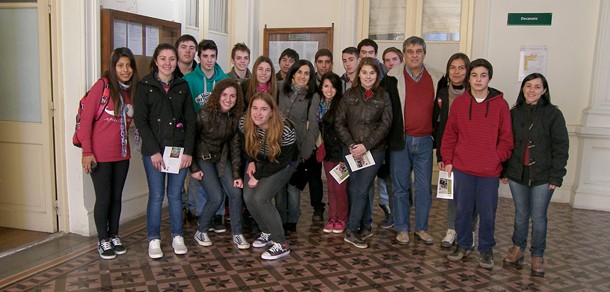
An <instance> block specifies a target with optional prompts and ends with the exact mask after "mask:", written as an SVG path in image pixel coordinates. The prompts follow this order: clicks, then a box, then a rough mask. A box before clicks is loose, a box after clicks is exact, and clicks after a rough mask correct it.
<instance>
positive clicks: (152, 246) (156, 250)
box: [148, 239, 163, 259]
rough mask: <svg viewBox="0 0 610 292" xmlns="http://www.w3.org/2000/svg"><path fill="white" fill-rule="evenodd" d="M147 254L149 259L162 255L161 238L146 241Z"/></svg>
mask: <svg viewBox="0 0 610 292" xmlns="http://www.w3.org/2000/svg"><path fill="white" fill-rule="evenodd" d="M148 256H149V257H150V258H151V259H160V258H162V257H163V250H162V249H161V240H159V239H153V240H151V241H150V242H149V243H148Z"/></svg>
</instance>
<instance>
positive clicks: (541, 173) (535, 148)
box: [502, 100, 570, 187]
mask: <svg viewBox="0 0 610 292" xmlns="http://www.w3.org/2000/svg"><path fill="white" fill-rule="evenodd" d="M541 102H542V100H541ZM510 113H511V117H512V120H513V122H512V125H513V136H514V139H515V148H514V150H513V154H512V156H511V157H510V159H509V160H508V162H507V163H506V166H505V169H504V173H503V176H502V177H508V178H510V179H511V180H514V181H516V182H519V183H521V184H525V185H540V184H544V183H549V184H552V185H556V186H558V187H559V186H561V183H562V182H563V177H564V176H565V174H566V164H567V162H568V148H569V143H570V141H569V138H568V130H567V129H566V123H565V120H564V118H563V114H562V113H561V111H560V110H559V109H558V108H557V107H556V106H554V105H549V104H538V105H533V106H532V105H527V104H522V105H520V106H515V107H513V109H511V111H510ZM528 129H529V130H528ZM530 141H531V142H530ZM528 145H529V146H528ZM526 147H530V148H529V152H530V160H529V161H530V162H529V178H524V177H523V173H524V169H525V166H524V165H523V158H524V155H525V149H526Z"/></svg>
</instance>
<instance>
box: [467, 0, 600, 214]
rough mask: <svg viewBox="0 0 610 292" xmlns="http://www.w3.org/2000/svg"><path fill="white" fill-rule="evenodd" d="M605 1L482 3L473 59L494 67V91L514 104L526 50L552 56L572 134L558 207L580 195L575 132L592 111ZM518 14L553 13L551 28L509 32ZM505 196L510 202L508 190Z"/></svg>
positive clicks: (553, 88) (556, 94) (554, 81)
mask: <svg viewBox="0 0 610 292" xmlns="http://www.w3.org/2000/svg"><path fill="white" fill-rule="evenodd" d="M599 8H600V4H599V1H577V2H575V1H570V0H544V1H527V0H514V1H485V0H484V1H477V2H475V11H476V12H475V15H476V17H475V20H474V29H475V34H474V42H473V54H472V56H471V59H475V58H486V59H488V60H489V61H490V62H491V63H492V65H493V66H494V76H493V80H492V81H491V84H490V86H492V87H494V88H497V89H499V90H500V91H503V92H504V98H505V99H506V100H507V101H508V103H509V104H511V105H512V104H514V102H515V100H516V98H517V95H518V93H519V86H520V85H521V83H520V82H519V81H518V80H517V77H518V69H519V68H518V67H519V51H520V49H521V46H523V45H543V46H546V47H547V51H548V65H547V73H546V77H547V79H548V81H549V89H550V92H551V98H552V102H553V103H554V104H556V105H557V106H558V107H559V108H560V109H561V110H562V112H563V114H564V116H565V118H566V123H567V124H568V131H569V133H570V159H569V161H568V174H567V176H566V177H565V178H564V185H563V186H562V187H561V188H560V189H558V190H557V191H556V192H555V194H554V197H553V200H554V201H559V202H569V201H570V198H571V196H572V193H573V192H574V187H575V185H574V184H575V180H576V178H575V175H576V173H578V169H577V166H578V164H577V158H578V157H577V156H578V155H577V154H578V151H577V150H578V148H577V147H578V141H577V138H576V135H575V128H576V127H577V126H578V125H580V123H581V115H582V113H583V110H584V109H585V108H586V107H587V106H588V105H589V96H590V94H591V90H590V87H591V78H592V76H591V74H592V68H593V67H592V66H593V64H592V62H593V56H594V53H595V52H594V50H595V39H596V32H597V25H598V18H599V15H598V11H599ZM512 12H550V13H553V21H552V25H551V26H508V25H507V14H508V13H512ZM501 193H502V194H503V195H505V196H510V192H509V191H508V188H506V187H504V188H502V191H501Z"/></svg>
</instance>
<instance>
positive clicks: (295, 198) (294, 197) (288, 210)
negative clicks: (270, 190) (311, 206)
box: [275, 183, 301, 224]
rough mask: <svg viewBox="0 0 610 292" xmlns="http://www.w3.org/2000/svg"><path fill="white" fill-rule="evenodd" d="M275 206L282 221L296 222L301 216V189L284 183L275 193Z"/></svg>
mask: <svg viewBox="0 0 610 292" xmlns="http://www.w3.org/2000/svg"><path fill="white" fill-rule="evenodd" d="M275 207H276V208H277V211H278V212H279V214H280V218H282V223H295V224H296V223H298V222H299V217H301V190H299V188H297V187H296V186H293V185H291V184H290V183H286V185H284V186H283V187H282V188H281V189H280V191H279V192H278V193H277V194H276V195H275Z"/></svg>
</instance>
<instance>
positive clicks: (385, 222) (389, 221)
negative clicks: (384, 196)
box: [379, 204, 394, 229]
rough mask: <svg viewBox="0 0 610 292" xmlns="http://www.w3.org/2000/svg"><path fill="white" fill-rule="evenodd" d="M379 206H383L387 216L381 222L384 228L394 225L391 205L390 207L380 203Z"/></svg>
mask: <svg viewBox="0 0 610 292" xmlns="http://www.w3.org/2000/svg"><path fill="white" fill-rule="evenodd" d="M379 207H380V208H381V210H383V213H384V214H385V218H384V219H383V221H381V224H380V225H379V226H380V227H381V228H384V229H387V228H392V227H394V216H392V210H390V207H388V205H381V204H379Z"/></svg>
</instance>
